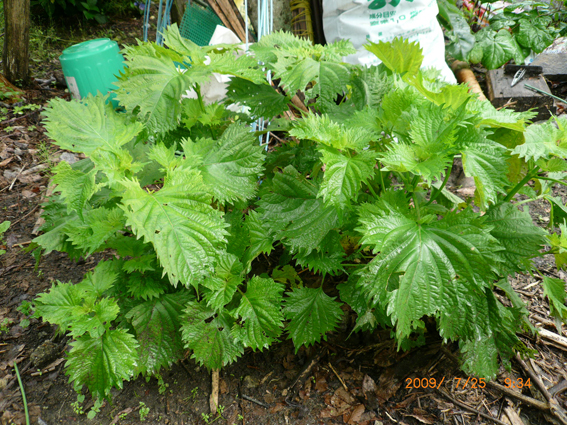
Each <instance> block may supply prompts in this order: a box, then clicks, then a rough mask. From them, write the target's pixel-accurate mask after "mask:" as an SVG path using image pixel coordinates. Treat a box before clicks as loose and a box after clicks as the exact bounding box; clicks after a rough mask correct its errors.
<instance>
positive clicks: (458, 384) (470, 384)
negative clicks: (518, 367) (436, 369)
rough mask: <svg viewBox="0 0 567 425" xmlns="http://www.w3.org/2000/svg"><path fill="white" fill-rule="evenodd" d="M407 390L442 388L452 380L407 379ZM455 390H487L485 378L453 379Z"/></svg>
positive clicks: (443, 378)
mask: <svg viewBox="0 0 567 425" xmlns="http://www.w3.org/2000/svg"><path fill="white" fill-rule="evenodd" d="M405 381H406V388H407V389H411V388H415V389H425V388H436V389H439V388H441V385H443V383H445V384H446V385H447V384H449V383H450V382H451V379H450V378H449V379H447V380H445V377H444V376H443V377H442V378H441V379H436V378H429V379H428V378H413V379H412V378H406V380H405ZM452 381H453V385H454V389H456V390H464V389H471V390H472V389H476V388H485V387H486V381H485V380H484V378H474V377H471V376H469V377H468V378H467V379H464V378H453V380H452Z"/></svg>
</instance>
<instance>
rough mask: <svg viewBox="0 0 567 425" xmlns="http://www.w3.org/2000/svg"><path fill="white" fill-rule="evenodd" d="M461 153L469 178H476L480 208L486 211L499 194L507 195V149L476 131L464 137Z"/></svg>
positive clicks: (464, 168)
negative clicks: (505, 188)
mask: <svg viewBox="0 0 567 425" xmlns="http://www.w3.org/2000/svg"><path fill="white" fill-rule="evenodd" d="M460 151H461V155H462V160H463V170H464V172H465V175H467V176H468V177H474V181H475V185H476V193H477V194H478V196H479V198H480V205H479V207H480V208H481V210H483V211H484V210H485V209H486V208H487V206H488V204H489V203H492V204H494V203H496V202H497V200H498V198H497V197H498V194H499V193H505V190H504V187H505V186H506V185H507V184H509V183H508V180H507V178H506V174H507V173H508V164H507V163H506V160H507V159H508V154H507V149H506V148H505V147H504V146H502V145H500V144H499V143H496V142H493V141H492V140H490V139H487V138H486V137H484V135H483V134H480V133H478V132H476V131H470V132H468V133H467V135H466V136H464V137H463V140H462V142H461V146H460Z"/></svg>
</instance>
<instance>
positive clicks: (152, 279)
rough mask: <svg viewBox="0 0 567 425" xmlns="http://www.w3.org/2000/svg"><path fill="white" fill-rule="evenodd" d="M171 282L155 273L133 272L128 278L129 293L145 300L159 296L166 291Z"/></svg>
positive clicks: (135, 297)
mask: <svg viewBox="0 0 567 425" xmlns="http://www.w3.org/2000/svg"><path fill="white" fill-rule="evenodd" d="M168 286H169V284H168V283H167V282H164V281H163V280H162V279H160V276H159V274H155V273H143V274H142V273H132V274H131V275H130V276H128V277H127V279H126V288H127V292H128V294H129V295H130V296H131V297H133V298H134V299H142V300H144V301H147V300H151V299H152V298H156V297H159V296H160V295H161V294H163V293H165V291H166V289H168V288H167V287H168Z"/></svg>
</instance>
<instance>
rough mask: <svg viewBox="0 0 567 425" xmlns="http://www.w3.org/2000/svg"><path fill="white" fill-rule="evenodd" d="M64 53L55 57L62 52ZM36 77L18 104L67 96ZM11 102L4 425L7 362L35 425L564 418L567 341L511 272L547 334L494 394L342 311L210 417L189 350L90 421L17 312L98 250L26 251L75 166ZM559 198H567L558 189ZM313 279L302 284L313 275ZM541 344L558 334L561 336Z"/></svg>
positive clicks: (55, 347) (1, 310) (4, 200)
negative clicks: (52, 188) (52, 191)
mask: <svg viewBox="0 0 567 425" xmlns="http://www.w3.org/2000/svg"><path fill="white" fill-rule="evenodd" d="M141 28H142V23H141V20H140V19H127V20H122V21H120V20H119V21H114V22H112V23H111V24H107V26H106V27H102V30H103V31H106V33H108V34H111V35H112V34H114V35H116V37H117V38H119V42H120V43H121V44H123V43H133V42H134V39H135V38H141ZM62 31H64V30H62ZM92 31H93V33H92V34H94V35H92V34H91V35H92V36H91V37H90V38H94V37H95V36H99V35H98V34H100V31H101V27H93V29H92ZM86 39H89V34H88V32H87V35H85V38H84V40H86ZM79 41H80V40H79ZM65 47H67V46H66V45H64V44H61V45H59V46H51V47H50V48H52V49H59V51H61V50H62V49H63V48H65ZM32 74H33V77H34V80H33V81H32V82H31V83H30V84H29V85H28V86H27V87H24V95H23V104H24V105H29V104H36V105H41V106H42V107H43V106H45V104H46V102H47V101H48V100H49V99H50V98H53V97H63V98H68V93H66V92H65V90H64V87H63V86H61V69H60V66H59V63H58V61H57V59H56V57H55V58H54V59H51V60H47V61H42V62H36V63H34V66H33V72H32ZM18 105H19V104H17V103H16V104H8V103H7V104H3V105H0V106H1V107H2V108H6V110H7V113H6V114H3V115H5V117H4V118H3V121H2V122H1V123H0V222H2V221H4V220H9V221H11V222H12V226H11V227H10V229H9V230H8V232H7V233H6V234H5V237H4V244H5V247H0V248H3V249H5V250H6V251H7V253H6V254H5V255H3V256H1V257H0V423H2V424H24V423H25V413H24V402H23V398H22V396H23V394H22V393H21V390H20V386H19V383H18V379H17V376H16V372H15V368H14V365H15V364H17V365H18V367H19V374H20V376H21V380H22V384H23V388H24V390H25V396H26V401H27V403H26V404H27V409H28V411H29V416H30V423H32V424H41V425H44V424H47V425H55V424H96V425H98V424H105V425H108V424H141V423H145V424H166V425H169V424H171V425H182V424H184V425H188V424H192V425H193V424H194V425H201V424H211V423H215V424H228V425H232V424H237V425H241V424H242V425H246V424H249V425H269V424H282V425H284V424H286V425H287V424H293V425H308V424H309V425H315V424H362V425H380V424H493V423H499V424H503V423H504V424H522V423H523V424H547V423H565V422H561V420H562V418H561V411H562V410H563V409H567V397H566V395H565V389H566V388H567V385H566V384H567V367H566V364H567V345H562V341H567V339H566V338H567V333H566V332H565V330H558V329H557V328H556V327H555V325H554V323H553V322H552V321H551V320H550V319H549V306H548V302H547V299H546V298H545V296H544V294H543V291H542V288H541V281H540V279H539V278H538V277H534V276H516V278H515V279H513V286H514V287H515V288H516V289H517V291H518V293H519V294H520V296H521V297H522V298H523V299H524V301H525V302H526V303H528V305H529V311H530V319H531V322H532V323H533V324H534V325H535V326H538V327H540V328H542V329H544V330H545V331H546V332H545V335H543V333H542V334H540V335H538V336H534V335H532V334H531V333H529V332H526V333H524V334H522V335H521V339H522V341H523V342H524V343H525V344H526V345H527V346H528V347H529V348H530V349H531V350H532V354H533V356H532V358H530V359H525V360H524V361H522V360H521V359H512V361H511V363H510V364H509V365H508V368H507V369H506V368H504V367H502V368H501V370H500V373H499V376H498V378H497V381H496V382H497V383H499V384H500V386H495V385H494V384H492V383H490V384H485V383H481V382H478V381H477V380H476V379H474V378H471V377H468V376H466V375H465V374H464V373H463V372H462V371H461V370H460V369H459V354H458V346H457V345H455V344H450V345H443V344H442V341H441V340H440V338H439V336H438V335H437V334H436V333H435V332H428V335H429V336H428V338H427V340H426V344H425V345H424V346H421V347H419V348H414V349H411V350H409V351H406V352H403V351H397V347H396V344H395V343H394V341H393V340H392V339H391V338H390V332H389V331H388V330H382V331H377V332H374V333H357V334H351V330H352V328H353V323H354V319H355V317H354V313H353V312H352V311H350V309H348V308H347V307H346V306H345V307H343V310H344V313H345V315H344V320H343V321H342V322H341V326H340V328H339V329H338V330H337V331H336V332H333V333H331V334H330V335H328V339H327V341H322V342H321V343H320V344H316V345H315V346H313V347H310V348H301V349H300V350H299V351H297V352H296V351H295V349H294V347H293V344H292V343H291V341H289V340H285V339H284V340H283V341H282V342H280V343H278V344H276V345H274V346H273V347H272V348H271V349H270V350H266V351H263V352H251V351H247V352H246V353H245V354H244V356H243V357H242V358H240V359H239V360H238V361H237V362H235V363H234V364H232V365H230V366H227V367H225V368H223V369H222V370H221V371H220V379H219V408H218V409H217V411H215V412H211V411H210V408H209V396H210V393H211V373H210V372H209V371H207V370H206V369H204V368H202V367H199V366H198V365H197V364H196V363H195V362H194V361H193V360H191V358H190V354H191V353H190V352H188V353H187V355H186V358H185V359H184V360H183V361H182V362H180V363H178V364H175V365H173V366H172V368H171V369H170V370H167V371H162V375H161V378H162V379H161V380H158V379H156V378H151V379H149V380H146V379H144V378H143V377H138V378H137V379H135V380H133V381H131V382H125V383H124V388H123V389H121V390H113V397H112V401H110V402H105V404H104V405H103V406H102V407H101V408H100V411H99V412H98V413H97V414H96V416H95V418H94V419H92V420H90V419H88V418H87V413H88V412H89V411H90V410H91V407H93V400H91V398H90V396H89V395H88V394H85V395H86V397H85V398H84V400H83V401H82V402H80V403H78V402H77V394H76V393H75V391H74V389H73V386H72V384H70V383H69V382H68V377H67V376H66V375H65V370H64V363H65V362H64V358H65V353H66V351H68V349H69V345H68V343H69V339H68V338H67V337H66V336H64V335H60V334H58V333H57V332H56V329H55V328H54V327H53V326H51V325H49V324H47V323H42V322H41V321H40V320H37V319H34V318H29V317H28V316H26V315H25V314H24V313H25V311H24V312H22V311H21V310H22V308H20V306H21V305H22V303H23V302H25V301H28V302H31V301H33V299H34V297H35V296H36V295H37V294H38V293H40V292H44V291H46V290H48V289H49V288H50V287H51V286H52V285H53V283H54V282H56V281H61V282H75V283H76V282H79V281H81V280H82V278H83V275H84V273H85V272H87V271H89V270H92V269H93V268H94V266H95V265H96V264H97V262H98V261H99V260H100V259H101V258H102V255H103V254H97V255H93V256H91V257H89V258H87V259H86V260H83V261H78V262H74V261H72V260H70V259H69V258H67V256H66V255H65V254H61V253H56V252H54V253H51V254H49V255H47V256H45V257H44V258H42V259H41V261H40V262H39V265H38V266H37V267H36V260H35V259H34V258H33V257H32V255H31V254H30V253H27V252H26V251H25V248H26V247H27V246H28V245H29V243H30V241H31V240H32V239H33V238H34V234H33V232H34V229H35V228H36V227H37V224H38V219H39V213H40V210H41V202H42V201H43V200H44V199H45V197H46V193H47V192H48V188H49V177H50V174H49V169H50V168H51V167H52V166H53V165H54V164H56V163H57V162H58V161H60V160H68V161H69V160H70V161H73V160H76V159H79V157H77V156H76V155H74V154H71V153H69V152H63V151H58V150H57V149H56V147H54V146H52V145H51V144H50V143H49V139H48V138H47V136H46V135H45V130H44V128H43V126H42V123H41V115H40V113H41V110H40V109H37V110H30V109H26V110H24V111H22V113H18V112H20V111H19V110H18V109H16V108H17V107H18ZM20 106H21V105H20ZM467 189H468V190H467ZM452 190H454V192H455V193H456V194H457V195H459V196H462V197H466V196H471V194H472V193H471V190H470V188H466V187H453V188H452ZM557 195H558V196H561V197H562V199H563V202H564V203H565V202H567V194H566V193H565V191H560V192H557ZM530 213H531V215H532V217H533V219H534V221H535V222H536V223H537V224H538V225H541V226H546V225H547V224H548V223H547V221H546V220H547V219H546V217H548V216H549V207H548V206H546V205H545V204H543V203H541V204H537V205H532V206H531V207H530ZM0 244H1V243H0ZM106 255H108V254H106ZM277 255H278V253H277V252H275V253H273V255H272V256H271V257H262V258H261V259H260V260H259V261H257V262H256V263H255V264H254V267H255V268H256V269H259V270H261V269H263V268H267V267H269V265H270V263H273V262H276V261H277V258H276V256H277ZM536 266H537V268H538V269H539V270H540V272H541V273H542V274H544V275H547V276H551V277H557V278H562V279H565V278H566V275H565V273H564V272H562V271H558V270H556V269H555V266H554V262H553V259H552V258H550V256H549V255H547V256H545V255H544V256H542V257H541V258H538V259H537V260H536ZM307 273H308V272H307ZM307 273H304V274H302V278H304V279H305V280H307V281H309V280H310V279H316V278H315V277H310V276H308V275H307ZM339 281H340V279H339V278H337V280H336V281H335V282H330V284H332V285H336V284H337V283H339ZM332 285H329V286H332ZM329 290H330V293H331V294H332V290H331V289H330V288H329ZM335 295H336V294H335ZM501 295H502V294H501ZM24 305H25V303H24ZM27 321H29V324H28V323H27ZM433 329H434V327H433ZM547 335H551V337H553V336H556V337H557V338H556V341H554V340H553V339H550V338H551V337H549V336H547ZM561 337H563V338H564V339H563V340H561ZM530 377H531V381H530V382H531V388H528V387H524V388H523V389H522V390H521V392H520V391H518V390H513V391H512V392H511V391H507V392H506V391H505V389H503V388H502V387H503V386H505V385H506V382H510V381H506V380H507V379H508V378H509V379H511V380H512V381H515V382H517V380H518V379H519V378H522V379H523V380H524V381H526V380H527V379H528V378H530ZM536 381H539V382H541V383H542V385H543V386H545V388H546V389H547V390H548V396H550V397H551V401H552V404H554V406H556V407H557V408H556V409H554V410H553V411H554V412H559V413H553V412H552V410H550V409H549V408H548V407H549V405H550V403H549V401H548V400H546V398H545V397H544V396H543V395H542V392H541V391H540V390H538V389H537V388H536V385H535V383H536ZM433 382H435V386H433V385H432V384H431V383H433ZM481 387H482V388H481Z"/></svg>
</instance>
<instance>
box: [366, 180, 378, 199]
mask: <svg viewBox="0 0 567 425" xmlns="http://www.w3.org/2000/svg"><path fill="white" fill-rule="evenodd" d="M367 186H368V190H370V192H371V193H372V195H374V197H375V198H376V199H378V195H376V192H374V189H373V188H372V185H371V184H370V182H368V184H367Z"/></svg>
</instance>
